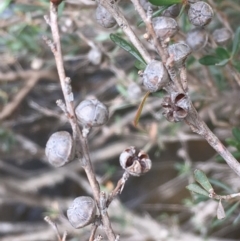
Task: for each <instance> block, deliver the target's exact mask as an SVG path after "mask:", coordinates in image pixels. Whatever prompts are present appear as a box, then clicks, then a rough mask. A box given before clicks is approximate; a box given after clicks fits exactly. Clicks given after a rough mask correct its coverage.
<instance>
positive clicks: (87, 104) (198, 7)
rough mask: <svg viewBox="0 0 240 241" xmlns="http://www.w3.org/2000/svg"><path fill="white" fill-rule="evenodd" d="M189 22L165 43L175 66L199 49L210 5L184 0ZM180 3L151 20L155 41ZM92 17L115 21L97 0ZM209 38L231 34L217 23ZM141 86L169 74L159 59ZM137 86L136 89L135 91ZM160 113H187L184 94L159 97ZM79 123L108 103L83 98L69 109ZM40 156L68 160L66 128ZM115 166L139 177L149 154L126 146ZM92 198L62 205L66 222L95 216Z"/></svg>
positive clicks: (171, 29)
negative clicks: (180, 37)
mask: <svg viewBox="0 0 240 241" xmlns="http://www.w3.org/2000/svg"><path fill="white" fill-rule="evenodd" d="M188 3H189V4H190V7H189V10H188V18H189V21H190V22H191V23H192V24H193V25H194V26H195V27H196V28H195V29H193V30H191V31H190V32H188V33H187V35H186V43H174V44H171V45H169V46H168V53H169V55H170V56H172V58H173V62H174V65H175V66H176V67H179V68H181V66H183V65H184V63H185V60H186V58H187V56H188V55H189V54H190V53H191V51H198V50H200V49H202V48H203V47H204V46H205V45H206V43H207V41H208V35H207V33H206V31H205V29H204V26H206V25H207V24H208V23H209V22H210V21H211V19H212V17H213V10H212V8H211V6H210V5H209V4H207V3H206V2H203V1H197V0H188ZM140 4H141V5H142V6H143V8H144V9H145V10H147V9H148V8H149V7H152V8H153V9H154V8H156V7H155V6H153V5H151V4H150V3H149V2H148V1H146V0H140ZM180 9H181V5H180V4H175V5H172V6H171V7H169V8H167V9H166V10H165V11H164V12H163V13H162V16H161V17H156V18H153V19H152V24H153V27H154V30H155V33H156V35H157V37H158V38H159V40H160V41H162V42H169V39H170V38H171V37H173V36H174V35H175V34H176V33H177V31H178V30H179V27H178V24H177V22H176V20H175V19H174V18H175V17H177V16H178V15H179V13H180ZM95 18H96V21H97V22H98V23H99V24H100V25H101V26H102V27H104V28H112V27H114V26H115V25H116V21H115V19H114V18H113V17H112V15H111V14H110V13H109V12H108V11H107V9H106V8H104V7H103V6H102V5H100V4H99V5H98V6H97V9H96V13H95ZM213 39H214V40H215V42H216V43H217V44H220V45H222V44H225V43H226V42H227V41H228V40H229V39H231V33H230V32H229V31H228V30H227V29H225V28H223V29H217V30H215V31H214V33H213ZM142 77H143V85H144V86H145V88H146V89H147V90H148V91H150V92H156V91H158V90H160V89H162V88H164V87H165V86H166V85H167V84H168V83H169V81H170V80H169V74H168V72H167V70H166V69H165V67H164V65H163V64H162V62H161V61H159V60H152V61H151V62H150V63H149V64H148V65H147V67H146V68H145V70H144V72H143V75H142ZM139 92H140V91H139V90H138V92H137V93H139ZM162 107H163V109H164V112H163V115H164V116H165V117H166V118H167V119H168V120H169V121H171V122H172V121H175V122H176V121H181V120H182V119H184V118H185V117H186V116H187V114H188V109H189V100H188V97H187V96H186V94H185V93H178V92H173V93H171V95H170V96H167V97H165V98H164V99H163V102H162ZM75 114H76V117H77V120H78V122H79V124H80V125H81V126H82V127H83V129H84V128H87V129H89V128H92V127H98V126H101V125H104V124H105V123H106V122H107V121H108V119H109V112H108V108H107V107H106V106H105V105H104V104H103V103H101V102H100V101H98V100H97V99H91V100H84V101H82V102H81V103H80V104H79V105H78V106H77V107H76V109H75ZM45 153H46V156H47V158H48V161H49V163H50V164H51V165H53V166H55V167H61V166H63V165H65V164H66V163H68V162H69V161H71V160H73V158H74V156H75V143H74V140H73V138H72V136H71V135H70V134H69V133H68V132H66V131H59V132H56V133H54V134H53V135H51V136H50V138H49V140H48V142H47V144H46V149H45ZM119 161H120V165H121V166H122V168H123V169H124V170H125V172H127V173H128V174H130V175H133V176H140V175H143V174H145V173H146V172H148V171H149V170H150V169H151V167H152V162H151V160H150V158H149V156H148V155H147V154H146V153H145V152H144V151H142V150H139V149H138V148H136V147H133V146H130V147H128V148H126V149H125V150H124V151H123V152H122V153H121V154H120V157H119ZM96 213H97V208H96V203H95V201H94V200H93V199H92V198H91V197H86V196H82V197H77V198H76V199H74V201H73V202H72V204H71V205H70V207H69V208H68V210H67V216H68V219H69V222H70V223H71V224H72V226H73V227H74V228H82V227H85V226H87V225H89V224H90V223H93V222H94V220H95V218H96Z"/></svg>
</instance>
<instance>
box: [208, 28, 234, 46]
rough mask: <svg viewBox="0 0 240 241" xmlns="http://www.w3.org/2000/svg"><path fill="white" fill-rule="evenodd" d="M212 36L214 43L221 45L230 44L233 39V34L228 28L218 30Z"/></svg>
mask: <svg viewBox="0 0 240 241" xmlns="http://www.w3.org/2000/svg"><path fill="white" fill-rule="evenodd" d="M212 36H213V39H214V41H215V42H216V43H217V44H219V45H224V44H226V43H228V42H229V40H231V38H232V34H231V32H230V31H229V30H228V29H227V28H220V29H216V30H215V31H214V32H213V35H212Z"/></svg>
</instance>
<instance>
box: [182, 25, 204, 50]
mask: <svg viewBox="0 0 240 241" xmlns="http://www.w3.org/2000/svg"><path fill="white" fill-rule="evenodd" d="M207 41H208V34H207V32H206V31H205V30H204V29H202V28H196V29H193V30H191V31H189V32H188V33H187V36H186V42H187V44H188V45H189V47H190V48H191V49H192V51H198V50H200V49H202V48H204V47H205V46H206V44H207Z"/></svg>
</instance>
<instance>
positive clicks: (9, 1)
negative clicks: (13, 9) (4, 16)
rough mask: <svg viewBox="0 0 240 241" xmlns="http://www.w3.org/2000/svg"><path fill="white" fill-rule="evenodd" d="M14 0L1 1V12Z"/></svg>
mask: <svg viewBox="0 0 240 241" xmlns="http://www.w3.org/2000/svg"><path fill="white" fill-rule="evenodd" d="M11 1H12V0H3V1H2V2H1V3H0V14H1V13H2V12H3V11H4V10H5V9H6V8H7V7H8V6H9V4H10V3H11Z"/></svg>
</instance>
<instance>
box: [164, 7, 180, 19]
mask: <svg viewBox="0 0 240 241" xmlns="http://www.w3.org/2000/svg"><path fill="white" fill-rule="evenodd" d="M180 11H181V4H173V5H172V6H170V7H169V8H167V9H166V10H164V11H163V13H162V16H165V17H171V18H176V17H177V16H178V15H179V13H180Z"/></svg>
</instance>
